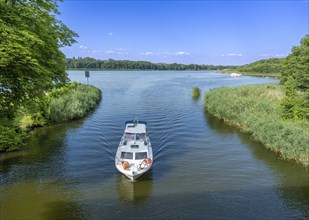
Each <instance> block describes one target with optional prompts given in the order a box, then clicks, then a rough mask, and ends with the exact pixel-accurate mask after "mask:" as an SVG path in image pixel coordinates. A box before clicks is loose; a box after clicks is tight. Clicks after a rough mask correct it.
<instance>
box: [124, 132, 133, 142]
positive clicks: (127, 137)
mask: <svg viewBox="0 0 309 220" xmlns="http://www.w3.org/2000/svg"><path fill="white" fill-rule="evenodd" d="M125 139H126V140H128V141H133V140H134V139H135V134H132V133H126V134H125Z"/></svg>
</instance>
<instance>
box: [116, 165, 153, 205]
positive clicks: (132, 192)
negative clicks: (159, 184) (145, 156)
mask: <svg viewBox="0 0 309 220" xmlns="http://www.w3.org/2000/svg"><path fill="white" fill-rule="evenodd" d="M117 192H118V196H119V199H120V200H121V201H122V202H126V203H132V204H138V203H141V202H144V200H146V199H147V198H149V197H150V196H151V194H152V172H151V171H149V172H147V173H146V174H144V175H143V176H141V177H140V178H139V179H138V180H137V181H135V182H131V181H130V180H129V179H128V178H127V177H125V176H124V175H122V174H119V175H118V176H117Z"/></svg>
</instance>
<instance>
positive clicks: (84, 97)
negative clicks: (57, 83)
mask: <svg viewBox="0 0 309 220" xmlns="http://www.w3.org/2000/svg"><path fill="white" fill-rule="evenodd" d="M100 100H101V90H99V89H97V88H96V87H94V86H87V85H78V86H77V87H76V88H74V89H70V90H68V91H66V92H65V93H64V94H62V95H60V96H56V97H51V100H50V104H49V111H50V112H49V114H50V120H51V121H52V122H65V121H69V120H72V119H77V118H81V117H83V116H85V115H86V114H87V113H88V112H89V111H90V110H92V109H93V108H94V107H95V106H97V104H98V103H99V102H100Z"/></svg>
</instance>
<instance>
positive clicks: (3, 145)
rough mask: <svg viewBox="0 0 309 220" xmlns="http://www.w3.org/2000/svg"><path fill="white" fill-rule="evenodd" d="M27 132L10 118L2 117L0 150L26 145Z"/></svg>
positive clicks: (0, 121) (0, 123) (0, 120)
mask: <svg viewBox="0 0 309 220" xmlns="http://www.w3.org/2000/svg"><path fill="white" fill-rule="evenodd" d="M26 138H27V134H26V133H25V132H23V131H22V130H21V129H20V128H19V126H17V125H15V124H13V122H12V121H11V120H9V119H8V118H0V152H7V151H15V150H18V149H20V148H21V147H22V146H23V145H24V140H25V139H26Z"/></svg>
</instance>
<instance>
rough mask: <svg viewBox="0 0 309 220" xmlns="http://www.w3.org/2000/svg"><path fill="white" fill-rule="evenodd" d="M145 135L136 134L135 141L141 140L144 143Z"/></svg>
mask: <svg viewBox="0 0 309 220" xmlns="http://www.w3.org/2000/svg"><path fill="white" fill-rule="evenodd" d="M145 137H146V135H145V133H142V134H136V140H137V141H138V140H141V141H144V140H145Z"/></svg>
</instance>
